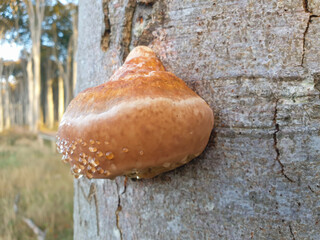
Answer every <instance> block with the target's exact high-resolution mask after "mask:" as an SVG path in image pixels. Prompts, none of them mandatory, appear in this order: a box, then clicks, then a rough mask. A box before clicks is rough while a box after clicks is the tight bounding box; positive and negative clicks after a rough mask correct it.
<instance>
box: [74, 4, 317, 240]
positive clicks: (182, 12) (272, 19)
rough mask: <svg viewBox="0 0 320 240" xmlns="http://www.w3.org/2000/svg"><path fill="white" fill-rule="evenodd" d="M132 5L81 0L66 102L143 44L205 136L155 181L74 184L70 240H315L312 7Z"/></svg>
mask: <svg viewBox="0 0 320 240" xmlns="http://www.w3.org/2000/svg"><path fill="white" fill-rule="evenodd" d="M138 2H139V3H136V2H135V1H133V0H115V1H108V0H104V2H103V3H102V2H101V1H100V2H99V1H95V2H92V1H90V0H82V1H80V3H79V45H78V81H77V88H76V92H79V91H82V90H84V89H86V88H88V87H92V86H96V85H98V84H101V83H103V82H105V81H106V80H107V79H108V78H109V77H110V76H111V75H112V73H113V71H114V70H115V69H117V68H118V67H119V66H120V65H121V64H122V62H123V59H124V58H125V56H126V55H127V53H128V52H129V50H130V47H132V46H136V45H149V46H150V47H151V48H152V49H154V51H155V52H156V53H157V54H158V56H159V58H160V59H161V60H162V62H163V63H164V65H165V67H166V69H167V70H169V71H171V72H173V73H174V74H176V75H177V76H178V77H180V78H182V79H183V80H184V81H185V82H186V83H187V84H188V85H189V86H190V87H191V88H192V89H193V90H195V91H196V92H197V93H198V94H199V95H200V96H201V97H202V98H203V99H205V100H206V101H207V103H208V104H209V105H210V106H211V107H212V109H213V110H214V114H215V128H214V131H213V133H212V136H211V138H210V141H209V144H208V146H207V148H206V150H205V151H204V152H203V153H202V154H201V155H200V156H199V157H198V158H197V159H195V160H193V161H192V162H191V163H189V164H187V165H186V166H184V167H181V168H179V169H176V170H174V171H171V172H169V173H166V174H162V175H160V176H158V177H156V178H153V179H150V180H135V181H133V180H130V179H129V180H128V182H127V183H126V187H125V180H124V178H123V177H120V178H117V179H116V180H115V181H111V180H101V179H100V180H88V179H84V178H82V179H80V180H75V181H74V189H75V195H74V196H75V200H74V239H77V240H81V239H126V240H127V239H320V224H318V223H319V221H320V210H319V206H320V200H319V194H320V150H319V149H320V137H319V135H320V121H319V120H320V100H319V99H320V97H319V96H320V93H319V89H320V67H319V66H320V58H319V54H320V50H319V49H320V45H319V38H320V34H319V33H320V18H319V17H318V16H319V14H320V10H319V6H318V5H317V4H316V1H312V0H309V1H301V0H293V1H276V0H270V1H251V0H247V1H234V0H223V1H212V0H203V1H193V0H186V1H180V0H163V1H162V0H158V1H143V0H140V1H138ZM146 2H151V3H149V4H146ZM102 49H104V50H105V52H103V51H102Z"/></svg>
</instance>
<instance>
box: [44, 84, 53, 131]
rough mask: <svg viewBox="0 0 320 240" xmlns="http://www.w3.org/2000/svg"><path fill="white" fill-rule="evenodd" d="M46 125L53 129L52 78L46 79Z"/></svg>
mask: <svg viewBox="0 0 320 240" xmlns="http://www.w3.org/2000/svg"><path fill="white" fill-rule="evenodd" d="M46 122H47V127H48V128H49V129H51V130H52V129H53V127H54V105H53V91H52V79H48V80H47V118H46Z"/></svg>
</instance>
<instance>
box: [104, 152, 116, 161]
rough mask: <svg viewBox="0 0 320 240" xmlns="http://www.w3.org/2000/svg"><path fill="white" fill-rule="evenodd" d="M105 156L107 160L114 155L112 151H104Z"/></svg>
mask: <svg viewBox="0 0 320 240" xmlns="http://www.w3.org/2000/svg"><path fill="white" fill-rule="evenodd" d="M106 157H107V159H108V160H112V159H113V158H114V155H113V153H112V152H107V153H106Z"/></svg>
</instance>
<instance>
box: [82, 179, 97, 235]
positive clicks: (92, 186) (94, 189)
mask: <svg viewBox="0 0 320 240" xmlns="http://www.w3.org/2000/svg"><path fill="white" fill-rule="evenodd" d="M80 188H81V191H82V194H83V196H84V198H85V199H86V200H87V202H88V203H89V204H90V203H91V199H92V198H93V199H94V205H95V208H96V226H97V236H99V235H100V227H99V208H98V199H97V187H96V185H95V184H94V183H91V184H90V190H89V193H88V196H86V194H85V192H84V189H83V188H82V187H81V186H80Z"/></svg>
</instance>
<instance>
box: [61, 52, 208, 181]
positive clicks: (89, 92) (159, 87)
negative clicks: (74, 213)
mask: <svg viewBox="0 0 320 240" xmlns="http://www.w3.org/2000/svg"><path fill="white" fill-rule="evenodd" d="M212 128H213V112H212V110H211V109H210V107H209V106H208V105H207V103H206V102H205V101H204V100H203V99H202V98H200V97H199V96H198V95H197V94H196V93H195V92H194V91H192V90H191V89H190V88H189V87H188V86H187V85H186V84H185V83H184V82H183V81H182V80H181V79H179V78H178V77H176V76H175V75H174V74H172V73H170V72H167V71H165V68H164V67H163V65H162V63H161V62H160V60H159V59H158V58H157V57H156V55H155V53H154V52H153V51H152V50H151V49H150V48H148V47H142V46H140V47H136V48H134V49H133V50H132V51H131V53H130V54H129V55H128V57H127V59H126V61H125V63H124V64H123V66H122V67H121V68H120V69H118V70H117V71H116V72H115V73H114V74H113V76H112V77H111V79H110V80H109V81H108V82H106V83H104V84H101V85H99V86H97V87H93V88H89V89H86V90H85V91H83V92H81V93H79V94H78V96H77V97H75V98H74V99H73V100H72V101H71V103H70V105H69V106H68V108H67V110H66V112H65V114H64V115H63V118H62V120H61V123H60V126H59V130H58V135H57V147H58V151H59V152H60V153H62V154H63V157H62V159H63V161H64V162H66V163H70V164H71V172H72V173H73V174H74V175H75V177H81V176H83V175H85V176H87V177H88V178H109V179H113V178H115V177H116V176H120V175H125V176H128V177H132V178H151V177H154V176H156V175H158V174H160V173H162V172H166V171H170V170H172V169H174V168H176V167H179V166H181V165H183V164H186V163H187V162H189V161H190V160H191V159H193V158H195V157H196V156H198V155H199V154H200V153H201V152H202V151H203V150H204V148H205V146H206V145H207V143H208V140H209V136H210V133H211V130H212Z"/></svg>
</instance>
